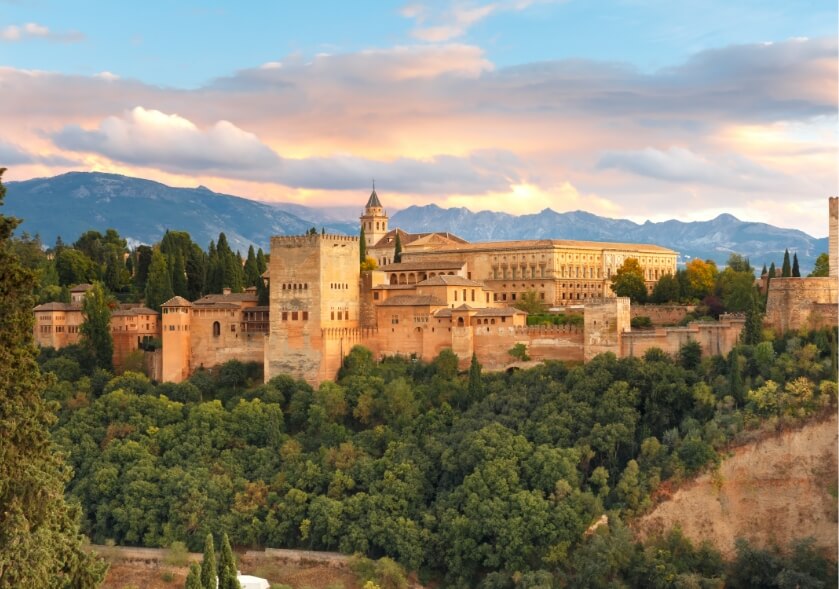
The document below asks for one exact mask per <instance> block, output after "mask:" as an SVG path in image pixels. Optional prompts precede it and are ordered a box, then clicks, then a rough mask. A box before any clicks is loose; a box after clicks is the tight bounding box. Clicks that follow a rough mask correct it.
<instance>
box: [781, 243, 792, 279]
mask: <svg viewBox="0 0 839 589" xmlns="http://www.w3.org/2000/svg"><path fill="white" fill-rule="evenodd" d="M790 276H792V268H791V267H790V264H789V250H788V249H787V250H784V265H783V266H781V278H789V277H790Z"/></svg>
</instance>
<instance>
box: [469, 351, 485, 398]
mask: <svg viewBox="0 0 839 589" xmlns="http://www.w3.org/2000/svg"><path fill="white" fill-rule="evenodd" d="M483 396H484V382H483V380H482V379H481V365H480V364H479V363H478V357H477V356H476V355H475V353H474V352H472V363H471V364H470V365H469V400H470V402H474V401H478V400H480V399H481V398H482V397H483Z"/></svg>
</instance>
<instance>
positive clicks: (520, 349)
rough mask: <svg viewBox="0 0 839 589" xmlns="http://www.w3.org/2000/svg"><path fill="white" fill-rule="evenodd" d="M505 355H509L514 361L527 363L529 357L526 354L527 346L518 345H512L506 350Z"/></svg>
mask: <svg viewBox="0 0 839 589" xmlns="http://www.w3.org/2000/svg"><path fill="white" fill-rule="evenodd" d="M507 353H508V354H510V356H512V357H513V358H514V359H516V360H520V361H521V362H527V361H528V360H530V356H529V355H528V353H527V345H526V344H522V343H518V344H516V345H514V346H513V347H512V348H510V349H509V350H507Z"/></svg>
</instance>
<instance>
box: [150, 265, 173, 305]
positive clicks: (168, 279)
mask: <svg viewBox="0 0 839 589" xmlns="http://www.w3.org/2000/svg"><path fill="white" fill-rule="evenodd" d="M173 296H175V291H174V290H173V289H172V275H171V274H170V273H169V265H168V264H167V263H166V256H164V255H163V253H161V252H160V250H154V252H152V258H151V264H149V277H148V280H147V281H146V306H147V307H149V308H150V309H154V310H155V311H160V305H162V304H163V303H165V302H166V301H168V300H169V299H171V298H172V297H173Z"/></svg>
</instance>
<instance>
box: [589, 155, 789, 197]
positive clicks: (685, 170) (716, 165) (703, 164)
mask: <svg viewBox="0 0 839 589" xmlns="http://www.w3.org/2000/svg"><path fill="white" fill-rule="evenodd" d="M597 169H599V170H608V169H613V170H622V171H625V172H630V173H632V174H637V175H639V176H646V177H648V178H655V179H657V180H664V181H667V182H677V183H686V184H690V183H700V184H707V185H710V186H725V187H728V188H735V189H737V190H745V191H755V190H766V189H767V188H773V189H778V188H780V187H781V186H784V185H786V186H788V185H789V179H788V178H786V177H785V176H784V174H781V173H778V172H775V171H773V170H770V169H768V168H766V167H764V166H760V165H758V164H756V163H755V162H753V161H750V160H749V159H748V158H745V157H743V156H741V155H738V154H725V155H722V156H716V157H715V158H713V159H710V158H708V157H704V156H701V155H698V154H696V153H694V152H693V151H691V150H690V149H686V148H683V147H670V148H668V149H667V150H663V151H662V150H659V149H654V148H651V147H647V148H645V149H643V150H639V151H611V152H606V153H604V154H603V155H602V156H601V158H600V160H599V161H598V163H597Z"/></svg>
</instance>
